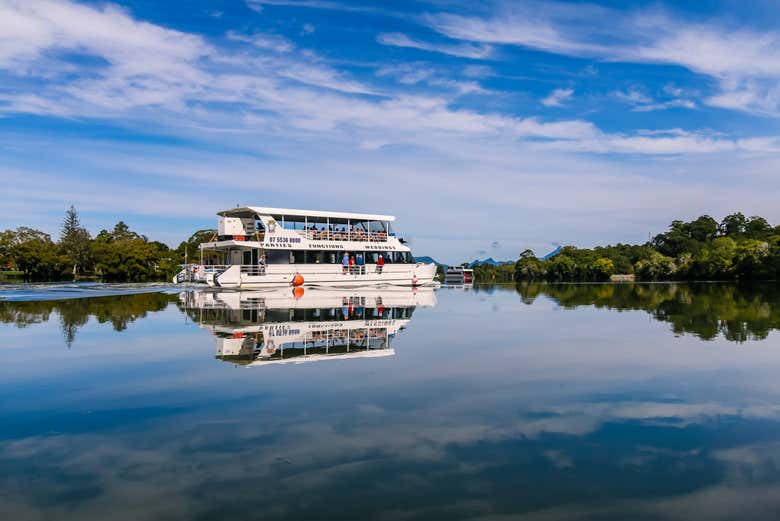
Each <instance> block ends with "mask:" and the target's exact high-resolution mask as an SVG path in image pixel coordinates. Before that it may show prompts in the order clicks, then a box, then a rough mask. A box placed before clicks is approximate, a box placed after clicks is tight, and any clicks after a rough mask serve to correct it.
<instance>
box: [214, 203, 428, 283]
mask: <svg viewBox="0 0 780 521" xmlns="http://www.w3.org/2000/svg"><path fill="white" fill-rule="evenodd" d="M217 215H218V216H219V219H218V231H217V233H216V236H215V237H214V238H213V240H212V241H209V242H205V243H202V244H201V245H200V250H201V259H203V257H204V253H206V252H208V255H207V256H208V257H209V258H214V257H216V258H217V262H214V263H213V264H204V265H203V267H202V274H203V276H202V278H203V280H205V282H206V284H208V285H209V286H215V287H220V288H228V289H253V288H265V287H278V286H290V285H292V286H303V285H306V286H312V285H322V286H337V287H349V286H365V285H400V286H430V285H436V284H437V283H436V282H435V281H434V276H435V275H436V265H435V264H433V263H422V262H417V261H416V260H415V259H414V257H413V256H412V253H411V250H410V248H409V246H408V245H407V244H406V242H405V241H404V240H403V239H401V238H400V237H398V236H397V235H396V233H395V232H394V231H393V228H392V225H391V223H392V222H394V221H395V217H393V216H391V215H375V214H362V213H347V212H324V211H314V210H292V209H286V208H264V207H256V206H244V207H238V208H232V209H230V210H224V211H222V212H218V214H217ZM202 264H203V263H202Z"/></svg>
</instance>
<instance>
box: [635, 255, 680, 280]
mask: <svg viewBox="0 0 780 521" xmlns="http://www.w3.org/2000/svg"><path fill="white" fill-rule="evenodd" d="M675 271H676V268H675V264H674V259H673V258H671V257H667V256H666V255H662V254H660V253H658V252H657V251H654V252H652V253H651V254H650V256H649V258H647V259H643V260H639V261H637V263H636V264H635V265H634V273H636V275H637V276H638V277H639V278H640V279H641V280H664V279H669V278H671V277H672V276H673V275H674V273H675Z"/></svg>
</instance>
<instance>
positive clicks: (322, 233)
mask: <svg viewBox="0 0 780 521" xmlns="http://www.w3.org/2000/svg"><path fill="white" fill-rule="evenodd" d="M297 232H298V233H299V234H300V235H301V236H303V237H306V238H307V239H309V240H312V241H359V242H387V234H386V233H384V232H365V231H358V230H352V231H351V232H346V231H343V232H342V231H332V230H297Z"/></svg>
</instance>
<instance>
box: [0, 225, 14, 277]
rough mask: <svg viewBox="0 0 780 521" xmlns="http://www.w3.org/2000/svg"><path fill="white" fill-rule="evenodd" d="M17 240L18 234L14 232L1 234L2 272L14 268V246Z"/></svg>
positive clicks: (0, 261)
mask: <svg viewBox="0 0 780 521" xmlns="http://www.w3.org/2000/svg"><path fill="white" fill-rule="evenodd" d="M15 240H16V234H15V233H14V231H13V230H5V231H2V232H0V270H5V269H10V268H12V267H13V263H14V259H13V246H14V241H15Z"/></svg>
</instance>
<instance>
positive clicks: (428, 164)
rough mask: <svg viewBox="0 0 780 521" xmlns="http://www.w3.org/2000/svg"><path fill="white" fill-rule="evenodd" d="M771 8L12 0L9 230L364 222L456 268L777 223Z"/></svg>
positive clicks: (6, 146) (778, 142)
mask: <svg viewBox="0 0 780 521" xmlns="http://www.w3.org/2000/svg"><path fill="white" fill-rule="evenodd" d="M778 10H780V8H779V7H777V5H776V3H775V2H769V1H767V2H750V5H749V7H746V6H745V5H744V3H742V4H740V3H737V2H710V1H706V2H676V3H674V4H664V3H658V2H653V3H644V2H604V3H586V2H572V3H567V2H522V1H513V2H501V1H499V2H479V3H477V2H439V1H436V0H431V1H421V2H401V1H398V2H376V3H371V2H359V1H350V2H341V1H337V0H334V1H331V0H303V1H292V0H290V1H285V0H278V1H277V0H247V1H246V2H244V1H238V0H237V1H232V2H222V3H220V2H216V1H206V0H202V1H200V0H188V1H186V2H185V1H181V2H176V1H169V2H156V1H152V0H138V1H119V2H72V1H66V0H36V1H34V2H30V1H28V0H0V158H2V161H0V176H1V177H2V181H3V187H4V188H3V190H2V191H1V192H0V228H9V227H16V226H20V225H28V226H34V227H39V228H41V229H44V230H46V231H49V232H51V233H56V231H57V227H58V223H59V221H60V220H61V217H62V214H63V213H64V210H65V208H66V207H67V206H68V205H70V204H74V205H75V206H76V207H77V208H78V209H79V210H80V212H81V214H82V220H83V222H84V224H85V225H86V226H87V227H88V228H89V229H90V230H91V231H92V232H93V233H95V232H97V231H98V230H100V229H101V228H105V227H110V226H112V225H113V223H115V222H116V221H117V220H118V219H124V220H125V221H126V222H128V223H129V224H130V225H131V227H133V228H134V229H137V230H139V231H141V232H142V233H146V234H147V235H149V236H150V237H152V238H156V239H160V240H163V241H165V242H168V243H170V244H177V243H178V242H179V241H180V240H182V239H183V238H186V236H188V235H189V233H191V231H193V230H195V229H198V228H202V227H211V226H213V225H214V222H215V218H214V214H215V212H217V211H218V210H221V209H224V208H227V207H231V206H234V205H235V204H253V205H269V206H281V207H291V208H312V209H334V210H353V211H372V212H379V213H391V214H395V215H397V216H398V217H399V221H398V227H399V229H400V230H401V231H402V232H404V234H405V235H407V236H408V237H410V238H411V241H412V245H413V249H414V251H415V252H417V253H418V254H427V255H432V256H434V257H437V258H440V259H442V260H445V261H450V262H454V261H459V260H462V259H467V258H473V257H483V256H487V255H491V256H493V257H495V258H516V256H517V255H518V253H519V252H520V251H522V250H523V249H524V248H526V247H531V248H534V249H536V250H537V251H538V253H543V252H544V251H543V250H546V249H549V248H551V246H550V244H551V243H552V242H561V243H571V244H576V245H579V246H592V245H594V244H603V243H609V242H612V243H614V242H618V241H623V242H642V241H644V240H646V239H647V235H648V233H651V232H653V233H654V232H657V231H661V230H662V229H663V228H664V227H665V226H666V225H667V224H668V223H669V222H670V221H671V220H672V219H676V218H683V219H685V218H691V217H695V216H698V215H700V214H703V213H708V214H711V215H713V216H715V217H716V218H721V217H722V216H724V215H725V214H727V213H729V212H732V211H737V210H740V211H743V212H745V213H746V214H751V215H752V214H761V215H764V216H766V217H767V218H769V219H770V221H772V222H773V223H775V224H777V223H780V205H778V204H777V201H778V195H780V179H778V173H777V172H778V166H780V161H778V159H779V158H778V154H780V132H779V129H778V115H780V85H779V84H778V79H779V78H780V33H779V32H778V26H777V20H778V19H780V18H779V17H778V14H780V13H778Z"/></svg>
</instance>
